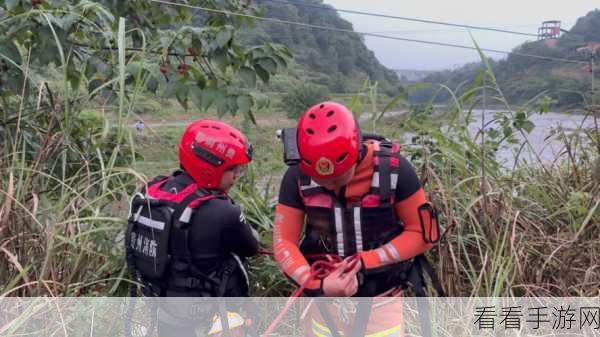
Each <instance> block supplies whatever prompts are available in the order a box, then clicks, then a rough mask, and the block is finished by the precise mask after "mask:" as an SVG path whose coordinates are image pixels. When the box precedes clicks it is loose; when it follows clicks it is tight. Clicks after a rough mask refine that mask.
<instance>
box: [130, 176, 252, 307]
mask: <svg viewBox="0 0 600 337" xmlns="http://www.w3.org/2000/svg"><path fill="white" fill-rule="evenodd" d="M177 174H178V173H177V172H176V173H175V174H174V175H172V176H169V177H164V176H160V177H157V178H155V179H154V180H152V181H151V182H150V183H149V184H148V186H147V188H143V189H142V191H141V192H138V193H136V194H135V195H134V197H133V198H132V200H131V208H130V215H129V219H128V226H127V232H126V237H125V248H126V253H127V263H128V267H129V269H130V271H131V272H132V274H133V276H134V278H135V279H137V281H139V282H140V283H142V284H143V285H144V288H143V289H142V293H143V294H144V295H146V296H224V295H225V293H226V292H227V291H228V288H227V287H228V280H229V277H230V276H231V275H232V274H233V272H234V271H235V269H236V268H238V267H239V268H241V271H242V273H243V275H244V278H245V280H244V281H245V282H242V283H245V284H242V285H236V287H243V288H244V289H239V290H238V292H236V294H234V295H233V296H244V295H245V294H246V293H247V291H248V279H247V275H246V271H245V269H244V267H243V265H242V262H241V260H240V259H239V258H238V257H237V256H235V255H234V254H232V255H231V258H228V259H226V260H225V262H224V263H222V264H221V265H220V266H218V268H213V269H211V270H199V269H198V268H197V267H196V266H195V265H194V263H193V260H197V259H198V258H209V257H208V256H202V257H197V256H194V255H193V254H192V252H191V251H190V249H189V246H188V241H189V229H190V221H191V219H192V215H193V213H194V211H195V210H196V209H198V208H199V207H201V206H202V205H203V204H204V203H206V202H207V201H209V200H212V199H216V198H220V199H228V198H229V197H228V196H227V195H226V194H223V193H217V192H212V191H207V190H203V189H200V188H199V187H198V186H197V185H196V184H195V183H191V184H189V185H187V186H186V187H185V188H184V189H182V190H181V191H163V190H162V189H161V188H162V187H163V186H164V185H165V184H166V183H167V182H168V181H169V180H170V179H174V178H175V177H176V175H177ZM215 257H216V256H215ZM134 291H135V292H137V290H135V289H133V288H132V295H133V294H134V293H133V292H134Z"/></svg>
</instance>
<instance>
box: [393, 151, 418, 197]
mask: <svg viewBox="0 0 600 337" xmlns="http://www.w3.org/2000/svg"><path fill="white" fill-rule="evenodd" d="M399 159H400V162H399V164H398V183H397V185H396V202H399V201H402V200H404V199H406V198H408V197H410V196H411V195H413V194H414V193H415V192H416V191H418V190H419V189H420V188H421V182H420V181H419V177H417V173H416V172H415V169H414V168H413V167H412V165H411V164H410V162H409V161H408V160H407V159H406V158H404V157H403V156H399Z"/></svg>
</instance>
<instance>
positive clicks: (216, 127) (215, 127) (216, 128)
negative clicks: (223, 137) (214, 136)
mask: <svg viewBox="0 0 600 337" xmlns="http://www.w3.org/2000/svg"><path fill="white" fill-rule="evenodd" d="M211 127H212V128H213V129H215V130H221V128H220V127H218V126H214V125H213V126H211Z"/></svg>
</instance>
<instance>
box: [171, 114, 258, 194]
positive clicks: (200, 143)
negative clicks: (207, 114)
mask: <svg viewBox="0 0 600 337" xmlns="http://www.w3.org/2000/svg"><path fill="white" fill-rule="evenodd" d="M251 160H252V145H251V144H250V143H248V141H247V140H246V137H245V136H244V134H242V133H241V132H240V131H239V130H238V129H236V128H234V127H233V126H231V125H229V124H227V123H224V122H221V121H215V120H210V119H201V120H197V121H195V122H192V123H191V124H190V125H188V127H187V128H186V129H185V132H184V133H183V136H182V137H181V142H180V143H179V162H180V163H181V166H182V167H183V169H184V170H185V171H186V172H187V173H188V174H189V175H191V176H192V178H194V180H195V181H196V183H197V184H198V186H200V187H203V188H211V189H214V188H218V187H219V185H220V183H221V177H222V176H223V173H224V172H225V170H227V169H228V168H230V167H232V166H235V165H243V164H247V163H249V162H250V161H251Z"/></svg>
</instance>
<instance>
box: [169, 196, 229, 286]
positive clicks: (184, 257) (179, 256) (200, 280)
mask: <svg viewBox="0 0 600 337" xmlns="http://www.w3.org/2000/svg"><path fill="white" fill-rule="evenodd" d="M219 197H223V196H222V195H220V194H211V193H210V192H208V191H204V190H197V191H195V192H194V193H191V194H190V195H188V196H187V197H185V198H184V199H183V200H182V201H181V203H178V204H175V205H174V206H173V214H172V219H173V227H172V229H171V236H172V241H171V242H174V244H173V245H172V247H173V248H172V255H173V261H172V264H173V267H174V268H175V269H177V270H180V271H181V270H186V271H187V273H189V274H190V276H174V277H171V278H170V280H169V284H170V285H173V286H175V287H179V288H206V286H209V287H210V288H212V289H214V288H217V287H219V286H220V283H219V280H216V279H214V278H212V277H210V276H209V275H206V274H205V273H203V272H202V271H201V270H198V268H196V267H195V266H194V264H193V261H192V257H193V256H192V253H191V251H190V247H189V236H190V234H189V229H190V223H189V221H190V220H191V218H192V213H191V212H192V209H190V208H188V206H189V205H190V204H191V203H192V202H194V201H196V200H198V199H199V198H206V200H210V199H214V198H219ZM186 212H188V213H186ZM192 275H193V276H192ZM211 295H213V294H211ZM213 296H214V295H213Z"/></svg>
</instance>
